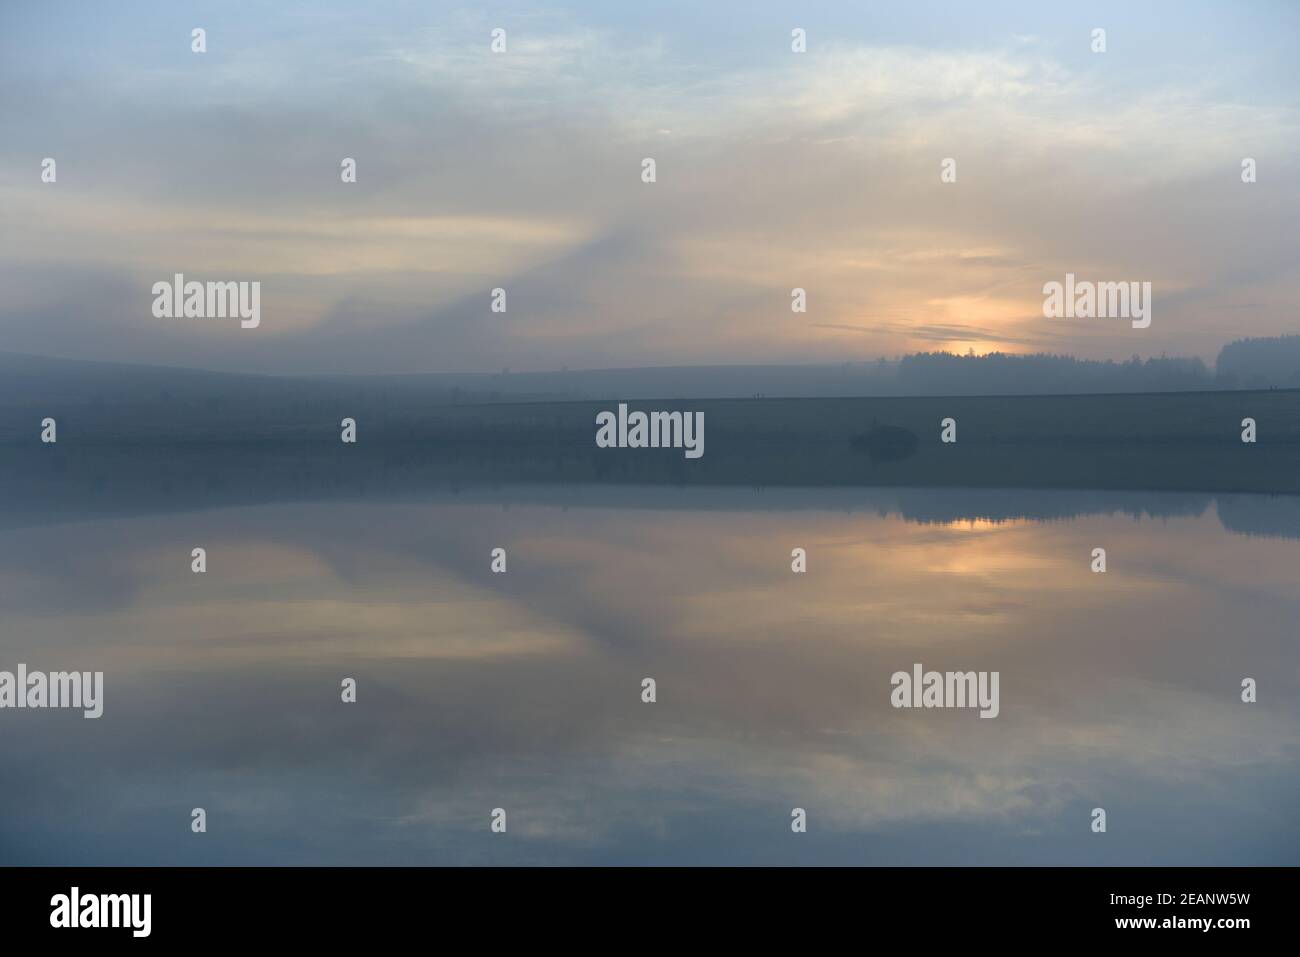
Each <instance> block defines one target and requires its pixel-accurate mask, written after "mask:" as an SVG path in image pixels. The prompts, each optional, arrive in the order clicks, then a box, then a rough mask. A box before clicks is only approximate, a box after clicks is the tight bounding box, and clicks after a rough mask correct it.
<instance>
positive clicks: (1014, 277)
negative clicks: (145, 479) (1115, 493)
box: [0, 0, 1300, 373]
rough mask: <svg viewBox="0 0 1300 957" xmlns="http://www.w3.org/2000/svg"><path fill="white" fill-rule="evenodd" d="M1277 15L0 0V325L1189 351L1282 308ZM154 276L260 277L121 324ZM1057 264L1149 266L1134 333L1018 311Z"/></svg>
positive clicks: (1183, 6) (1293, 176)
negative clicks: (652, 176) (229, 294)
mask: <svg viewBox="0 0 1300 957" xmlns="http://www.w3.org/2000/svg"><path fill="white" fill-rule="evenodd" d="M195 27H201V28H203V29H204V30H205V31H206V41H207V52H206V53H201V54H198V53H194V52H192V51H191V30H192V29H194V28H195ZM1098 27H1100V28H1103V29H1104V30H1105V31H1106V51H1105V52H1104V53H1095V52H1093V51H1092V49H1091V45H1092V42H1093V40H1092V31H1093V29H1094V28H1098ZM494 28H501V29H504V30H505V31H506V47H507V48H506V51H505V52H504V53H493V52H492V50H491V49H490V43H491V31H492V30H493V29H494ZM795 28H801V29H803V30H805V31H806V36H807V52H805V53H794V52H792V50H791V31H792V30H794V29H795ZM1297 36H1300V6H1297V5H1294V4H1289V3H1282V2H1278V3H1268V2H1255V3H1215V4H1207V3H1143V4H1129V3H1117V4H1105V3H1102V4H1096V3H1092V4H1087V5H1083V4H1042V3H1016V4H1010V3H980V4H967V3H946V4H939V3H869V4H868V3H853V4H850V3H834V4H830V3H827V4H812V3H806V2H800V3H779V4H778V3H761V2H759V3H753V2H747V3H743V4H741V3H719V2H708V3H699V2H691V3H645V4H632V3H617V4H611V3H577V4H568V3H555V2H549V0H548V2H542V3H533V4H473V5H470V4H464V5H456V4H439V3H432V2H419V3H416V2H393V3H378V2H377V3H355V2H353V3H332V2H313V3H295V2H285V3H274V4H269V3H238V2H226V0H223V2H219V3H218V2H213V3H192V4H181V3H174V2H165V3H150V2H133V3H122V4H101V3H59V2H53V3H49V4H39V5H37V4H0V131H3V132H2V133H0V285H2V288H3V291H4V295H3V296H2V297H0V351H12V352H26V353H33V354H39V355H47V356H59V357H68V358H80V359H95V360H105V361H118V362H142V363H151V364H161V365H173V366H187V367H203V368H213V369H223V370H232V371H251V372H273V373H321V372H328V373H388V372H480V371H489V372H490V371H499V370H501V369H503V368H511V369H513V370H517V371H524V370H529V371H545V370H553V369H560V368H570V369H578V368H608V367H632V366H656V365H711V364H742V363H814V362H827V361H836V362H838V361H845V360H870V359H874V358H876V357H878V356H886V357H892V356H897V355H901V354H904V353H908V352H914V351H925V350H940V349H943V350H949V351H957V352H967V351H969V350H974V351H975V352H977V353H983V352H988V351H996V350H1002V351H1009V352H1036V351H1050V352H1058V353H1068V354H1073V355H1077V356H1082V357H1089V358H1115V359H1125V358H1128V357H1129V356H1131V355H1133V354H1140V355H1144V356H1145V355H1159V354H1161V353H1167V354H1169V355H1182V356H1199V357H1202V358H1204V359H1206V360H1207V361H1211V362H1212V361H1213V359H1214V357H1215V355H1216V354H1217V352H1218V350H1219V348H1220V347H1221V346H1222V345H1223V344H1225V343H1226V342H1228V341H1231V340H1233V339H1236V338H1239V337H1242V336H1264V335H1278V334H1285V333H1289V332H1295V331H1297V330H1296V322H1295V317H1296V309H1295V303H1296V301H1297V292H1298V291H1300V260H1298V257H1297V255H1296V250H1297V239H1298V238H1300V235H1298V233H1300V230H1298V229H1297V226H1296V216H1297V213H1298V212H1300V178H1298V177H1300V111H1298V109H1297V107H1298V105H1300V104H1298V100H1300V82H1297V81H1300V76H1298V75H1297V74H1298V73H1300V66H1297V64H1298V63H1300V56H1297V49H1296V47H1297V45H1300V41H1297V40H1296V37H1297ZM46 157H51V158H54V159H55V160H56V163H57V180H56V182H54V183H45V182H42V180H41V168H42V161H43V159H44V158H46ZM344 157H351V158H354V159H355V160H356V164H357V181H356V182H355V183H344V182H342V181H341V177H340V164H341V161H342V160H343V158H344ZM647 157H650V158H653V159H654V160H655V163H656V181H655V182H653V183H646V182H643V181H642V161H643V159H645V158H647ZM1245 157H1250V158H1253V159H1254V160H1255V161H1256V169H1257V181H1256V182H1254V183H1243V182H1242V177H1241V163H1242V160H1243V158H1245ZM945 158H953V159H955V160H956V170H957V178H956V181H955V182H947V183H945V182H942V181H941V177H940V170H941V162H942V161H943V160H944V159H945ZM175 273H183V274H184V275H185V277H186V278H187V279H191V280H199V281H208V280H212V281H249V282H252V281H256V282H260V283H261V284H262V286H261V323H260V325H259V326H258V327H257V328H256V329H244V328H241V327H240V324H239V323H238V321H237V320H222V319H204V320H185V319H159V318H155V317H154V315H153V313H152V311H151V306H152V303H153V293H152V286H153V284H154V283H155V282H159V281H167V280H170V279H171V277H172V276H173V275H174V274H175ZM1066 273H1074V274H1075V275H1076V276H1077V277H1078V278H1079V279H1081V280H1083V279H1087V280H1093V281H1146V282H1150V283H1151V284H1152V289H1153V292H1152V296H1153V308H1152V323H1151V325H1150V327H1149V328H1146V329H1134V328H1132V327H1131V325H1130V323H1129V322H1128V321H1126V320H1123V319H1119V320H1117V319H1081V318H1075V319H1048V318H1045V317H1044V316H1043V285H1044V284H1045V283H1047V282H1051V281H1061V280H1063V279H1064V277H1065V275H1066ZM796 287H798V288H803V289H805V290H806V292H807V302H808V308H807V312H806V313H795V312H792V310H791V290H792V289H794V288H796ZM495 288H502V289H504V290H506V296H507V300H506V302H507V307H506V311H505V312H504V313H494V312H492V311H491V299H492V292H491V291H492V290H493V289H495Z"/></svg>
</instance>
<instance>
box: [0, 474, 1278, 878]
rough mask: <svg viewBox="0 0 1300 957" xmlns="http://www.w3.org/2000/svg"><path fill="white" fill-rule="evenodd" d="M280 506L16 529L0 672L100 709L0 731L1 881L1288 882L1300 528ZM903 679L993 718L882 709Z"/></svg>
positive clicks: (1173, 516) (461, 497) (813, 496)
mask: <svg viewBox="0 0 1300 957" xmlns="http://www.w3.org/2000/svg"><path fill="white" fill-rule="evenodd" d="M283 491H284V490H283V489H280V490H279V491H277V490H276V489H275V488H274V487H272V486H270V485H268V487H267V488H266V489H264V493H263V494H264V497H265V501H264V502H258V501H256V499H257V495H256V494H253V495H251V496H250V497H251V498H252V499H253V500H252V501H243V502H240V503H237V504H229V503H221V504H219V507H208V508H197V507H193V506H191V507H183V506H184V503H183V502H179V503H178V502H171V503H169V502H167V501H165V497H164V500H163V501H161V502H160V504H159V505H158V506H157V507H154V508H150V507H148V506H147V505H144V504H142V503H141V500H140V497H139V496H138V495H131V496H127V498H128V499H129V500H128V501H124V502H122V503H118V504H120V505H121V507H120V508H116V507H114V502H113V500H112V499H113V493H112V486H111V484H110V485H109V490H108V491H104V492H101V494H100V495H99V496H98V498H97V500H96V501H95V502H94V503H93V505H94V507H93V508H90V509H88V510H85V511H82V512H78V511H77V510H75V509H71V508H66V507H63V506H61V507H60V508H57V509H55V508H52V509H50V510H49V512H48V514H42V513H41V512H40V511H39V510H37V511H36V512H34V513H33V514H31V515H29V516H28V518H27V521H25V522H21V521H17V513H18V512H19V511H20V508H19V507H18V505H17V504H15V503H14V502H12V500H11V502H10V508H9V509H8V510H7V511H6V521H5V522H4V524H3V526H0V616H2V619H3V627H0V668H12V667H13V666H15V665H16V664H17V663H18V662H24V663H26V664H28V665H29V666H30V667H32V668H44V669H47V670H55V669H60V668H77V669H91V670H102V671H103V672H104V674H105V706H104V714H103V717H101V718H100V719H98V720H95V721H86V720H83V719H82V717H81V715H80V713H67V712H54V711H44V712H42V711H13V712H9V713H7V714H6V715H5V718H6V720H5V733H4V734H3V736H0V762H2V763H3V767H4V768H5V783H6V787H5V788H4V789H3V790H2V791H0V862H3V863H7V864H100V863H139V864H199V863H224V864H306V863H323V864H380V863H401V864H446V863H452V864H478V863H526V864H527V863H539V864H540V863H551V864H554V863H629V864H630V863H782V862H790V863H796V862H797V863H864V864H873V863H883V864H928V863H955V864H976V863H986V864H1011V863H1041V864H1060V863H1084V864H1093V863H1095V864H1262V863H1277V864H1295V863H1298V862H1300V846H1298V845H1297V843H1296V841H1295V838H1294V828H1293V826H1292V818H1293V813H1294V808H1295V806H1296V804H1297V799H1298V798H1300V766H1298V765H1297V757H1298V754H1297V752H1298V751H1300V746H1298V745H1297V742H1298V741H1300V734H1298V732H1300V704H1298V703H1297V702H1300V695H1297V691H1298V690H1300V688H1297V685H1298V684H1300V669H1298V668H1297V664H1300V654H1298V653H1297V650H1296V645H1295V635H1294V627H1293V623H1294V621H1295V620H1296V613H1297V610H1300V593H1298V592H1297V590H1296V588H1295V585H1294V570H1295V568H1296V567H1297V566H1298V565H1300V540H1297V539H1298V538H1300V522H1298V521H1297V508H1296V505H1295V502H1294V499H1292V498H1289V497H1285V496H1274V497H1269V496H1251V495H1211V494H1198V493H1190V494H1174V493H1158V492H1152V493H1144V492H1109V491H1100V490H1093V491H1069V490H1023V489H946V490H945V489H922V488H885V489H869V488H845V489H800V488H773V489H765V490H762V491H756V490H753V489H748V488H734V487H702V488H694V487H671V486H665V487H657V488H644V487H636V486H618V485H605V486H595V485H589V484H583V485H567V484H562V483H558V484H550V485H535V484H529V485H517V484H509V483H504V484H496V485H476V484H466V485H463V486H460V487H457V488H455V489H447V488H436V489H435V488H430V489H428V490H427V491H425V492H423V493H421V492H420V491H419V490H418V489H412V488H401V489H394V488H393V487H392V486H391V484H389V485H385V483H382V482H377V483H376V485H375V488H374V489H373V490H372V491H371V492H369V493H367V492H364V491H363V492H360V493H357V494H352V495H350V496H349V497H347V498H345V499H341V500H316V501H301V500H299V501H294V500H292V498H293V496H291V495H287V494H286V495H282V494H281V493H283ZM122 494H123V495H125V493H124V492H123V493H122ZM245 494H247V490H245ZM91 497H93V496H91ZM195 546H202V547H204V548H206V550H207V555H208V570H207V572H206V573H205V574H203V575H196V574H193V573H192V572H191V570H190V551H191V549H192V548H194V547H195ZM1098 546H1101V547H1105V548H1106V550H1107V554H1108V562H1109V568H1108V571H1107V573H1106V574H1094V573H1092V572H1091V571H1090V570H1089V556H1090V553H1091V550H1092V549H1093V548H1095V547H1098ZM496 547H502V548H505V549H506V550H507V553H508V556H509V558H508V562H509V564H508V571H507V572H506V573H505V574H493V573H492V572H491V571H490V568H489V563H490V557H489V554H490V552H491V550H492V549H493V548H496ZM795 547H801V548H804V549H806V550H807V554H808V571H807V573H806V574H792V573H791V570H790V552H791V549H793V548H795ZM914 662H920V663H922V664H923V665H924V666H925V667H926V668H934V669H937V670H941V671H942V670H971V669H973V670H986V669H987V670H996V671H1000V672H1001V712H1000V714H999V716H998V717H997V719H996V720H991V721H986V720H979V719H978V716H977V714H976V713H975V712H973V711H969V710H960V709H954V710H943V709H940V710H925V711H909V710H895V709H894V708H892V707H891V706H890V699H889V692H890V675H891V673H893V672H895V671H898V670H907V669H910V668H911V667H912V665H913V663H914ZM344 677H354V678H356V679H357V686H358V691H357V698H358V703H357V704H356V705H347V704H343V703H341V701H340V697H339V686H340V681H341V680H342V679H343V678H344ZM644 677H654V678H655V679H656V682H657V688H658V700H657V701H656V702H655V703H654V704H644V703H642V701H641V699H640V683H641V680H642V679H643V678H644ZM1244 677H1253V678H1255V679H1256V680H1257V681H1258V682H1259V701H1258V703H1257V704H1253V705H1246V704H1243V703H1242V702H1241V700H1240V683H1241V679H1242V678H1244ZM1096 806H1104V807H1106V808H1107V812H1108V815H1109V818H1110V824H1109V833H1108V834H1107V835H1106V836H1104V837H1102V838H1098V836H1097V835H1094V834H1091V833H1090V831H1089V827H1088V825H1089V816H1088V815H1089V811H1090V810H1091V809H1092V808H1093V807H1096ZM193 807H204V808H206V810H207V813H208V822H209V833H207V834H200V835H195V834H191V833H190V830H189V812H190V809H191V808H193ZM496 807H503V808H505V809H506V810H507V811H508V813H509V822H510V825H509V831H508V833H507V834H503V835H491V834H490V833H489V831H488V825H489V819H490V818H489V816H490V813H491V811H492V809H493V808H496ZM794 807H803V808H805V809H807V812H808V822H809V827H808V833H807V834H804V835H793V834H791V832H790V826H789V824H790V811H791V808H794ZM1279 836H1281V837H1280V838H1279Z"/></svg>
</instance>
